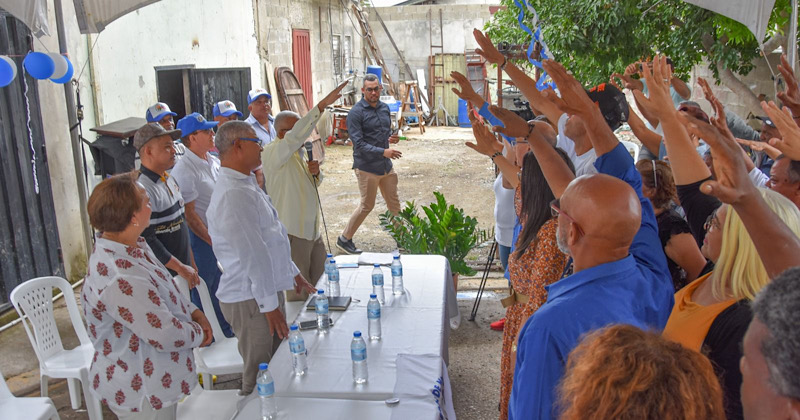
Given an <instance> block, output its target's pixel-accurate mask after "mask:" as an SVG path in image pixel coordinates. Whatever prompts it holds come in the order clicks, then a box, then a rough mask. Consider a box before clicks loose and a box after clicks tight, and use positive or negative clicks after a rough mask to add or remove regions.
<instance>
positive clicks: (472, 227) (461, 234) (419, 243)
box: [379, 192, 478, 290]
mask: <svg viewBox="0 0 800 420" xmlns="http://www.w3.org/2000/svg"><path fill="white" fill-rule="evenodd" d="M433 195H434V196H436V201H435V202H433V203H431V204H430V205H429V206H422V210H423V212H424V214H423V215H420V214H419V212H418V211H417V206H416V204H415V203H414V201H408V202H406V205H405V207H404V208H403V210H402V211H400V213H398V214H397V215H396V216H394V215H392V214H391V213H389V212H388V211H387V212H386V213H383V214H382V215H380V216H379V219H380V222H381V226H382V227H383V228H384V229H385V230H386V231H387V232H389V234H391V235H392V238H394V240H395V241H397V246H398V247H400V248H401V249H403V250H405V252H408V253H410V254H432V255H443V256H445V257H446V258H447V260H448V261H449V262H450V270H451V271H452V272H453V285H454V286H456V290H457V289H458V275H459V274H463V275H466V276H472V275H475V273H476V271H475V270H474V269H472V268H470V267H469V266H468V265H467V263H466V262H465V261H464V258H466V256H467V253H469V251H470V250H472V248H475V246H476V245H477V243H478V237H477V230H478V229H477V227H478V221H477V220H476V219H475V218H472V217H469V216H466V215H465V214H464V209H460V208H457V207H455V206H454V205H452V204H450V205H448V204H447V201H446V200H445V198H444V195H442V194H441V193H439V192H434V193H433Z"/></svg>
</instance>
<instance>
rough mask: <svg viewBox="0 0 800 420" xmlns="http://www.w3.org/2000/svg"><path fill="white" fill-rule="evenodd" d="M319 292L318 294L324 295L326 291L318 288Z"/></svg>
mask: <svg viewBox="0 0 800 420" xmlns="http://www.w3.org/2000/svg"><path fill="white" fill-rule="evenodd" d="M317 294H318V295H324V294H325V291H324V290H322V289H319V290H317Z"/></svg>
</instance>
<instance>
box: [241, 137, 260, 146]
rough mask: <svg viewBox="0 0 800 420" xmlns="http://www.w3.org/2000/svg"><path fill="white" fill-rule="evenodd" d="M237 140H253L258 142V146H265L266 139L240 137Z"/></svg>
mask: <svg viewBox="0 0 800 420" xmlns="http://www.w3.org/2000/svg"><path fill="white" fill-rule="evenodd" d="M237 140H247V141H252V142H254V143H256V144H257V145H258V147H264V141H262V140H261V139H255V138H252V137H239V138H238V139H237Z"/></svg>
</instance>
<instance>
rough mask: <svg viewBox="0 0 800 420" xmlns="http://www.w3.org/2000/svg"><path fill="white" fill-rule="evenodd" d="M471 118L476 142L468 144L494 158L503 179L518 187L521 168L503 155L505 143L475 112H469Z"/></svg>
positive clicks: (513, 186) (471, 147) (493, 160)
mask: <svg viewBox="0 0 800 420" xmlns="http://www.w3.org/2000/svg"><path fill="white" fill-rule="evenodd" d="M469 120H470V122H471V123H472V134H474V135H475V141H476V143H472V142H467V143H466V145H467V146H468V147H469V148H470V149H472V150H474V151H476V152H478V153H480V154H482V155H484V156H488V157H490V158H491V159H492V162H494V164H495V165H497V167H498V168H499V169H500V172H501V173H502V174H503V179H504V180H506V181H507V182H508V183H509V184H510V185H511V187H512V188H517V185H519V175H518V174H519V169H520V168H518V167H517V166H516V165H514V164H513V163H511V161H509V159H508V158H507V157H505V156H503V145H502V144H500V142H498V141H497V138H496V137H495V136H494V134H492V132H491V131H489V129H488V128H486V126H484V125H483V124H481V123H480V121H478V119H477V118H475V115H474V113H472V112H470V113H469Z"/></svg>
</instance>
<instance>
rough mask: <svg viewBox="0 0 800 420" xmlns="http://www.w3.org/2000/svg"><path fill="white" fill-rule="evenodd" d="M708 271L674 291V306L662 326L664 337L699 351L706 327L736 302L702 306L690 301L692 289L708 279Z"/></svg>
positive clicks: (709, 274) (730, 300)
mask: <svg viewBox="0 0 800 420" xmlns="http://www.w3.org/2000/svg"><path fill="white" fill-rule="evenodd" d="M709 276H711V273H708V274H706V275H704V276H702V277H700V278H698V279H697V280H695V281H693V282H691V283H689V284H688V285H687V286H686V287H684V288H683V289H681V290H678V292H677V293H675V306H673V307H672V313H671V314H670V315H669V319H668V320H667V325H666V327H664V333H663V335H664V337H665V338H668V339H670V340H672V341H675V342H678V343H681V344H683V346H684V347H686V348H688V349H692V350H695V351H700V347H701V346H702V345H703V341H704V340H705V339H706V335H707V334H708V329H709V328H711V324H712V323H713V322H714V320H715V319H716V318H717V315H719V314H720V313H721V312H722V311H724V310H725V309H727V308H728V307H729V306H731V305H733V304H734V303H736V300H735V299H728V300H726V301H724V302H720V303H715V304H713V305H708V306H703V305H700V304H698V303H695V302H694V301H692V295H693V294H694V291H695V290H697V288H698V287H700V285H701V284H703V282H704V281H706V280H708V278H709Z"/></svg>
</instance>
